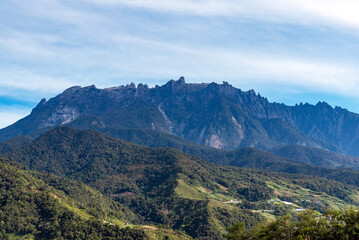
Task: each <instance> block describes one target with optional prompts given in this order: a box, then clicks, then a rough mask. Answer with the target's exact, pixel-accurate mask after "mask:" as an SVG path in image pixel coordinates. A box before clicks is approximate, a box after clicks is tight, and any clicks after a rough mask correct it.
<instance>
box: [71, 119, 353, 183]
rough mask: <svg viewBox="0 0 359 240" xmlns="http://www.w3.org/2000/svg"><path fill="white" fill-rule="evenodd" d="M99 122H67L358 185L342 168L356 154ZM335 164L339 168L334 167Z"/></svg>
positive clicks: (217, 159)
mask: <svg viewBox="0 0 359 240" xmlns="http://www.w3.org/2000/svg"><path fill="white" fill-rule="evenodd" d="M100 122H101V121H100V120H99V119H98V118H96V117H93V116H86V117H83V118H79V119H77V120H76V121H74V122H72V123H70V124H69V126H71V127H74V128H76V129H93V130H96V131H99V132H102V133H105V134H106V135H108V136H112V137H115V138H119V139H124V140H126V141H130V142H134V143H137V144H141V145H144V146H149V147H170V148H176V149H179V150H181V151H183V152H185V153H188V154H191V155H193V156H196V157H199V158H201V159H203V160H206V161H208V162H211V163H215V164H220V165H230V166H236V167H246V168H253V169H261V170H267V171H272V172H283V173H291V174H304V175H311V176H317V177H324V178H328V179H333V180H336V181H339V182H343V183H346V184H352V185H356V186H359V172H358V171H356V170H354V169H348V168H344V167H356V166H357V165H358V158H356V157H348V156H343V155H339V154H335V153H331V152H328V151H325V150H321V149H315V148H310V147H301V146H296V145H290V146H286V147H282V148H278V149H273V150H272V152H273V153H275V154H278V155H279V156H277V155H274V154H271V153H269V152H265V151H261V150H258V149H255V148H249V147H245V148H241V149H237V150H231V151H226V150H220V149H215V148H211V147H208V146H203V145H200V144H196V143H193V142H190V141H188V140H186V139H183V138H181V137H178V136H175V135H172V134H168V133H164V132H159V131H154V130H150V129H129V128H121V127H104V126H102V125H100V124H99V123H100ZM93 123H96V124H93ZM280 156H283V157H280ZM329 167H332V168H329ZM334 167H335V168H338V169H333V168H334Z"/></svg>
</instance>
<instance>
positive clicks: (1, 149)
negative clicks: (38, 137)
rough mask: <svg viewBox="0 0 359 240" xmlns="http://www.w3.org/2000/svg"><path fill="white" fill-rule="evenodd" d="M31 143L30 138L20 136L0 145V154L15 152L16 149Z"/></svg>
mask: <svg viewBox="0 0 359 240" xmlns="http://www.w3.org/2000/svg"><path fill="white" fill-rule="evenodd" d="M31 141H32V139H31V138H29V137H25V136H22V135H18V136H16V137H14V138H10V139H7V140H5V141H3V142H1V143H0V154H4V153H7V152H12V151H15V150H16V149H18V148H20V147H23V146H25V145H27V144H29V143H30V142H31Z"/></svg>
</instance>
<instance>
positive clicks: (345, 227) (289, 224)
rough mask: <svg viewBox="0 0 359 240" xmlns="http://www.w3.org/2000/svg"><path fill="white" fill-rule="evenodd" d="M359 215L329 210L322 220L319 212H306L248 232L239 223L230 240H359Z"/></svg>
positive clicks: (357, 213)
mask: <svg viewBox="0 0 359 240" xmlns="http://www.w3.org/2000/svg"><path fill="white" fill-rule="evenodd" d="M358 223H359V212H358V211H356V210H353V209H350V210H345V211H338V210H336V211H334V210H328V211H326V213H325V214H324V215H323V216H322V215H320V214H318V213H317V212H315V211H311V210H308V211H305V212H302V213H300V214H299V216H298V217H296V218H292V216H291V215H285V216H281V217H279V218H278V219H276V220H274V221H271V222H270V221H264V222H261V223H259V224H258V225H256V226H255V227H253V228H251V229H250V230H247V229H246V228H245V224H244V223H241V222H238V223H237V224H235V225H234V226H232V227H229V228H228V232H229V233H228V235H227V239H230V240H276V239H278V240H284V239H286V240H304V239H308V240H310V239H313V240H314V239H315V240H349V239H358V238H359V224H358Z"/></svg>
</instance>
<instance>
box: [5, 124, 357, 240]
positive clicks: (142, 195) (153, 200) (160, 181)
mask: <svg viewBox="0 0 359 240" xmlns="http://www.w3.org/2000/svg"><path fill="white" fill-rule="evenodd" d="M7 156H8V157H9V158H10V159H11V160H13V161H17V162H19V163H21V164H23V165H24V166H26V168H28V169H32V170H38V171H43V172H47V173H52V174H56V175H59V176H62V177H68V178H70V179H74V180H78V181H81V182H83V183H85V184H88V185H89V186H91V187H93V188H95V189H97V190H99V191H100V192H101V193H102V194H104V195H106V196H107V197H110V198H112V199H113V200H115V201H116V202H117V203H119V204H120V205H118V206H121V209H122V212H124V213H125V215H126V216H127V217H128V218H130V219H131V221H133V222H136V221H137V222H138V223H140V224H148V225H157V226H159V227H161V228H168V229H176V230H177V231H180V232H181V231H182V232H185V233H186V234H188V235H190V236H192V237H194V238H199V239H223V238H224V237H225V235H226V234H227V230H226V229H227V227H228V226H231V225H234V224H235V223H236V222H238V221H243V222H245V223H246V226H247V227H251V226H254V225H256V224H257V223H258V222H260V221H261V220H263V219H273V218H275V217H276V216H280V215H282V214H285V213H288V212H291V211H293V210H295V209H297V208H301V207H305V208H312V209H316V210H318V211H319V212H322V213H324V212H325V210H326V209H328V208H334V209H343V208H346V207H350V206H353V207H354V206H357V205H358V195H359V192H358V189H357V187H355V186H351V185H347V184H345V183H341V182H337V181H334V180H330V179H326V178H320V177H315V176H305V175H298V174H285V173H273V172H272V173H271V172H266V171H261V170H253V169H248V168H238V167H230V166H219V165H215V164H210V163H208V162H206V161H203V160H201V159H199V158H196V157H193V156H190V155H187V154H184V153H183V152H181V151H178V150H175V149H170V148H147V147H143V146H139V145H136V144H132V143H129V142H125V141H122V140H118V139H113V138H110V137H108V136H106V135H103V134H100V133H98V132H95V131H78V130H74V129H71V128H67V127H58V128H55V129H53V130H51V131H49V132H47V133H45V134H44V135H43V136H41V137H39V138H38V139H36V140H35V141H33V142H32V143H30V144H28V145H27V146H24V147H22V148H19V149H18V150H16V151H15V152H13V153H9V154H7ZM47 173H42V174H40V173H37V174H36V176H37V177H38V178H42V179H51V178H54V177H48V176H53V175H49V174H47ZM68 181H70V180H68ZM48 182H49V183H48V184H49V185H50V186H52V187H56V186H57V181H56V180H49V181H48ZM65 185H66V186H67V185H68V184H65ZM58 188H60V187H58ZM60 189H61V188H60ZM61 190H62V191H64V192H66V190H67V189H66V187H63V188H62V189H61ZM70 192H73V191H70ZM73 194H74V195H72V197H73V198H75V199H76V194H75V193H73ZM270 199H272V200H273V201H269V200H270ZM274 200H275V201H274ZM283 201H290V202H292V204H291V205H286V204H285V203H283ZM84 207H87V206H86V204H85V205H84ZM131 213H133V214H131Z"/></svg>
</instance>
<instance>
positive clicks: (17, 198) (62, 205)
mask: <svg viewBox="0 0 359 240" xmlns="http://www.w3.org/2000/svg"><path fill="white" fill-rule="evenodd" d="M33 174H35V175H33ZM39 175H42V180H40V178H37V177H36V176H39ZM0 180H1V181H0V203H1V204H0V213H1V214H0V225H1V230H0V236H1V237H3V238H4V239H7V237H10V235H16V236H24V235H27V238H26V239H30V238H31V237H30V236H32V237H33V238H35V239H55V238H56V239H59V238H61V239H62V238H64V239H99V238H102V237H103V238H107V239H123V238H128V239H130V238H131V237H134V238H138V239H145V238H146V235H145V234H144V232H143V231H142V230H129V229H121V228H119V227H118V226H115V225H114V224H112V225H111V224H106V223H105V222H104V221H105V220H106V221H107V222H115V221H118V222H119V219H122V220H126V218H127V217H130V218H131V214H132V216H133V213H131V212H130V211H129V210H125V209H124V208H123V207H121V206H120V205H119V204H117V203H115V202H113V201H111V200H110V199H107V198H105V197H103V196H102V195H101V194H100V193H99V192H97V191H95V190H93V189H90V188H88V187H86V186H85V185H84V184H81V183H79V182H75V181H70V180H66V179H63V178H59V177H56V176H50V175H43V174H40V173H30V172H27V171H24V170H21V169H19V168H18V167H16V165H14V164H12V163H11V162H9V161H7V160H5V159H2V158H1V159H0ZM44 181H45V182H44ZM47 181H49V182H51V183H52V184H51V185H52V186H54V187H52V186H50V185H48V184H47V183H46V182H47ZM123 210H125V211H123ZM125 213H126V214H125ZM133 217H135V216H133ZM96 219H97V220H96ZM127 219H128V218H127ZM31 239H32V238H31Z"/></svg>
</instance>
